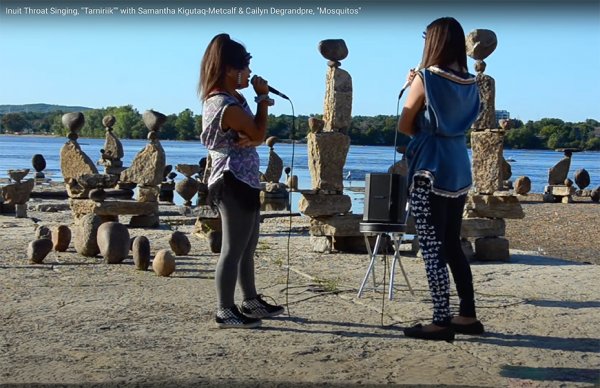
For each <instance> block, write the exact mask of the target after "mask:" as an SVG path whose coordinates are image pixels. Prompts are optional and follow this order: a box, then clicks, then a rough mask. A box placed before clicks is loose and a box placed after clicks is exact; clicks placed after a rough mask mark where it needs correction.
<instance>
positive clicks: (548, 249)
mask: <svg viewBox="0 0 600 388" xmlns="http://www.w3.org/2000/svg"><path fill="white" fill-rule="evenodd" d="M521 205H522V206H523V211H524V212H525V218H523V219H520V220H506V237H507V238H508V241H509V243H510V249H522V250H526V251H536V252H538V253H539V254H540V255H543V256H547V257H555V258H559V259H564V260H572V261H577V262H581V263H593V264H600V239H599V234H598V232H599V231H600V204H598V203H594V202H592V201H591V200H590V199H589V198H577V197H576V198H575V202H573V203H567V204H563V203H544V202H540V201H531V202H526V201H522V202H521Z"/></svg>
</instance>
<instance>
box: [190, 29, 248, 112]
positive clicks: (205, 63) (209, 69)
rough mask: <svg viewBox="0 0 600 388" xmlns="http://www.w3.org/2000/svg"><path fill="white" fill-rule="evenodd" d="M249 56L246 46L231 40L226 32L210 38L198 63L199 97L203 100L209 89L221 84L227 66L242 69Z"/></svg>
mask: <svg viewBox="0 0 600 388" xmlns="http://www.w3.org/2000/svg"><path fill="white" fill-rule="evenodd" d="M250 58H252V56H251V55H250V53H249V52H247V51H246V48H245V47H244V46H243V45H242V44H241V43H238V42H236V41H234V40H232V39H231V38H230V37H229V35H228V34H219V35H216V36H215V37H214V38H212V40H211V41H210V43H209V44H208V46H207V47H206V51H205V52H204V56H203V57H202V62H201V63H200V80H199V81H198V94H199V95H200V98H201V99H202V100H205V99H206V97H207V95H208V93H210V91H211V90H213V89H214V88H215V87H218V86H221V85H222V84H223V80H224V79H225V72H226V71H227V67H228V66H229V67H232V68H234V69H237V70H243V69H244V68H245V67H246V66H248V65H249V64H250Z"/></svg>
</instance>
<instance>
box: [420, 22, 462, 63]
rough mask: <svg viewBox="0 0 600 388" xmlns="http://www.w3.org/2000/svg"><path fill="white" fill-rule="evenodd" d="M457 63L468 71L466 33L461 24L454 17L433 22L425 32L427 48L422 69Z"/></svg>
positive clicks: (424, 51) (424, 49)
mask: <svg viewBox="0 0 600 388" xmlns="http://www.w3.org/2000/svg"><path fill="white" fill-rule="evenodd" d="M454 62H456V63H457V64H458V65H459V66H460V67H461V68H462V70H463V71H467V52H466V47H465V33H464V31H463V28H462V27H461V25H460V23H459V22H458V21H457V20H456V19H454V18H452V17H443V18H439V19H436V20H434V21H433V22H431V23H430V24H429V25H428V26H427V29H426V30H425V47H424V48H423V59H422V60H421V67H429V66H433V65H438V66H441V67H446V66H448V65H450V64H452V63H454Z"/></svg>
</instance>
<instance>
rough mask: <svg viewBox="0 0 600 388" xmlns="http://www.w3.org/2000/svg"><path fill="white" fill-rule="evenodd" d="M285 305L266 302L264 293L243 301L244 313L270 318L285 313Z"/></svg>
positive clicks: (249, 315) (253, 316)
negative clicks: (263, 296)
mask: <svg viewBox="0 0 600 388" xmlns="http://www.w3.org/2000/svg"><path fill="white" fill-rule="evenodd" d="M284 311H285V309H284V308H283V306H276V305H272V304H269V303H267V302H265V301H264V300H263V298H262V295H257V296H256V297H255V298H252V299H246V300H244V301H243V302H242V313H244V315H246V316H248V317H252V318H270V317H274V316H276V315H279V314H283V312H284Z"/></svg>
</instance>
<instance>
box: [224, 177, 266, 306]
mask: <svg viewBox="0 0 600 388" xmlns="http://www.w3.org/2000/svg"><path fill="white" fill-rule="evenodd" d="M236 181H237V179H235V178H233V177H226V179H224V182H223V186H222V187H221V190H220V193H219V197H218V199H216V200H215V203H216V205H217V207H218V208H219V213H220V214H221V222H222V225H223V240H222V243H221V256H220V257H219V262H218V263H217V268H216V270H215V279H216V288H217V302H218V307H223V308H227V307H232V306H233V305H234V304H235V300H234V294H235V285H236V282H239V284H240V288H241V290H242V295H243V297H244V299H250V298H254V297H255V296H256V295H257V293H256V285H255V283H254V251H255V250H256V244H257V243H258V234H259V227H260V209H259V207H258V206H248V203H247V202H248V201H247V200H248V195H256V196H258V190H256V189H251V188H250V187H249V186H247V185H245V184H244V183H242V182H240V181H237V182H236ZM240 186H241V187H242V188H241V189H240ZM244 186H245V188H244ZM255 190H256V191H255ZM256 202H257V203H258V197H257V201H256Z"/></svg>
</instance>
